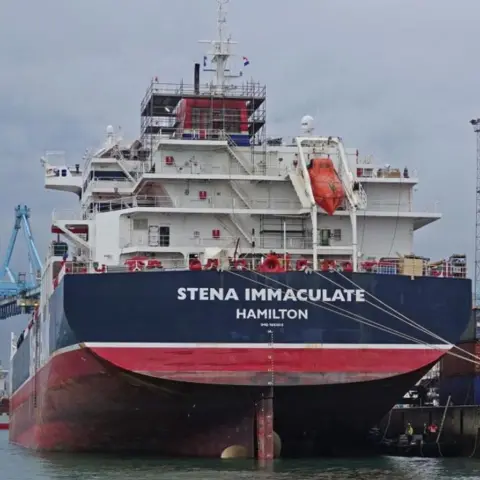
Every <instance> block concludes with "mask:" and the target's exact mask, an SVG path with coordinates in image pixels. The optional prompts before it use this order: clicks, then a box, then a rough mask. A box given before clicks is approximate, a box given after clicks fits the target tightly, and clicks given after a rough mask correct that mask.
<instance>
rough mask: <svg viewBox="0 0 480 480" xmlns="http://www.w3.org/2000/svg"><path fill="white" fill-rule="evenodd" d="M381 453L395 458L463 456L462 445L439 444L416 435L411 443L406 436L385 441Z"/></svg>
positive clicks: (454, 443)
mask: <svg viewBox="0 0 480 480" xmlns="http://www.w3.org/2000/svg"><path fill="white" fill-rule="evenodd" d="M378 447H379V453H381V454H383V455H390V456H395V457H428V458H437V457H458V456H460V454H461V446H460V444H458V443H456V442H453V441H450V442H437V441H436V439H432V440H425V439H424V438H423V435H414V436H413V439H412V441H411V442H409V441H408V439H407V436H406V435H400V437H398V438H397V439H383V440H382V441H381V442H380V443H379V444H378Z"/></svg>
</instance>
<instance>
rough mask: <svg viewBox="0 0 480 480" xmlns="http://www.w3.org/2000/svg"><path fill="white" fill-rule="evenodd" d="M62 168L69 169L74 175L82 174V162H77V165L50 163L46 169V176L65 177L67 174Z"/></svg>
mask: <svg viewBox="0 0 480 480" xmlns="http://www.w3.org/2000/svg"><path fill="white" fill-rule="evenodd" d="M49 165H50V164H49ZM62 170H68V171H69V172H70V173H71V174H72V176H74V177H79V176H81V175H82V170H81V169H80V164H77V165H50V166H49V167H48V168H47V169H46V170H45V176H46V177H48V178H55V177H59V178H65V177H66V175H65V174H64V172H62Z"/></svg>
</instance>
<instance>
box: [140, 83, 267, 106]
mask: <svg viewBox="0 0 480 480" xmlns="http://www.w3.org/2000/svg"><path fill="white" fill-rule="evenodd" d="M266 93H267V88H266V86H265V85H262V84H260V83H259V82H245V83H242V84H240V85H228V88H224V89H223V90H222V92H221V95H222V97H233V98H235V97H244V98H265V97H266ZM152 95H171V96H179V97H183V96H187V97H188V96H195V97H198V96H212V97H216V96H218V95H219V92H218V86H217V85H212V84H207V85H200V86H199V88H198V89H197V88H196V87H195V85H194V84H187V83H183V82H180V83H162V82H158V81H156V80H154V81H152V83H151V84H150V87H149V88H148V89H147V92H146V94H145V97H144V99H143V101H142V110H144V108H145V106H146V105H147V104H148V102H149V100H150V98H151V96H152Z"/></svg>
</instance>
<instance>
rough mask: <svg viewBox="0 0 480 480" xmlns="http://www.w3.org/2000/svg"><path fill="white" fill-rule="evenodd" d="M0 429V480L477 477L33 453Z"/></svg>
mask: <svg viewBox="0 0 480 480" xmlns="http://www.w3.org/2000/svg"><path fill="white" fill-rule="evenodd" d="M7 437H8V435H7V432H0V465H1V467H0V480H57V479H65V480H67V479H68V480H150V479H151V480H154V479H155V480H163V479H168V480H180V479H181V480H183V479H189V480H220V479H225V480H237V479H242V480H243V479H244V480H257V479H259V480H280V479H282V480H283V479H284V480H296V479H299V480H300V479H301V480H307V479H312V480H321V479H330V480H348V479H353V478H355V479H359V480H361V479H363V480H367V479H368V480H370V479H375V480H383V479H389V480H390V479H404V480H407V479H415V480H441V479H447V478H448V479H456V480H457V479H458V480H461V479H477V478H478V479H480V460H471V459H422V458H419V459H408V458H388V457H384V458H372V459H362V460H358V459H344V460H309V461H301V462H299V461H290V460H278V461H276V462H275V463H274V464H273V466H271V467H269V468H260V467H259V466H258V465H257V464H256V463H255V462H252V461H223V462H222V461H216V460H215V461H212V460H203V461H186V460H185V461H178V460H177V461H173V460H164V459H157V458H152V457H149V458H145V457H114V456H99V455H83V454H79V455H67V454H49V455H39V454H35V453H32V452H29V451H27V450H24V449H22V448H19V447H15V446H12V445H9V444H8V441H7Z"/></svg>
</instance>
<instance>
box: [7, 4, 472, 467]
mask: <svg viewBox="0 0 480 480" xmlns="http://www.w3.org/2000/svg"><path fill="white" fill-rule="evenodd" d="M218 11H219V13H218V22H217V23H218V38H217V40H215V41H212V42H207V43H208V44H209V45H210V47H211V50H210V51H209V53H208V54H207V55H206V56H205V57H204V58H203V62H199V63H196V64H195V65H194V69H193V84H188V83H184V82H183V81H182V82H180V83H178V84H171V83H170V84H168V83H161V82H160V81H159V80H158V78H157V77H154V78H153V79H152V81H151V84H150V86H149V88H148V89H147V92H146V95H145V97H144V99H143V101H142V102H141V135H140V136H139V138H138V139H136V140H134V141H126V140H125V139H123V138H121V136H120V135H119V133H118V132H115V130H114V129H113V127H111V126H109V127H107V131H106V138H105V140H104V144H103V145H102V146H101V147H100V148H99V149H97V150H95V151H91V152H88V155H87V156H86V159H85V162H84V163H83V164H81V163H77V164H74V165H69V164H68V162H66V161H65V160H64V158H63V156H62V154H60V153H59V152H47V153H46V154H45V156H44V157H42V161H41V163H42V166H43V169H44V174H45V187H46V188H47V189H51V190H57V191H63V192H71V193H73V194H75V195H77V196H78V197H79V200H80V202H79V203H80V205H79V209H78V211H76V212H71V211H62V210H56V211H54V212H53V216H52V222H51V232H52V234H53V235H54V237H53V240H52V243H51V247H50V250H49V252H48V255H47V259H46V263H45V267H44V271H43V274H42V288H41V297H40V302H39V305H38V307H37V308H36V310H35V312H34V314H33V316H32V318H31V319H30V321H29V324H28V326H27V327H26V328H25V330H24V331H23V332H22V333H21V334H20V336H19V337H18V339H17V341H16V351H15V353H14V355H13V358H12V395H11V400H10V415H11V425H10V440H11V442H13V443H16V444H19V445H23V446H25V447H29V448H33V449H39V450H62V451H72V452H78V451H96V452H104V451H130V452H132V451H138V452H156V453H157V454H161V455H167V456H189V457H220V456H229V455H240V456H247V457H258V458H260V459H271V458H272V457H273V456H274V455H280V454H281V455H282V456H296V455H322V454H329V453H332V452H334V453H336V452H339V453H341V452H340V450H339V447H340V446H341V447H344V448H346V446H347V445H350V446H352V447H354V446H358V445H359V444H361V442H363V439H364V436H365V434H366V433H367V432H368V430H369V429H370V427H371V426H372V425H374V424H375V423H376V422H377V421H379V420H380V419H381V418H382V416H383V415H384V414H385V413H386V412H388V411H389V409H390V408H391V407H392V406H393V405H394V404H395V403H397V401H398V400H399V399H400V398H401V397H402V396H403V394H404V393H405V392H406V391H407V390H408V389H409V388H410V387H412V386H413V385H414V384H415V383H416V382H417V381H418V380H419V379H420V378H421V377H422V376H423V375H424V374H425V373H426V372H427V371H428V370H429V369H430V368H431V367H432V365H434V364H435V363H436V362H438V360H439V359H440V358H441V357H442V356H443V355H445V354H446V352H448V351H449V349H450V348H451V347H452V344H454V343H456V342H457V341H459V340H460V339H461V337H462V334H463V332H464V331H465V329H466V328H467V326H468V324H469V321H470V314H471V304H472V294H471V291H472V286H471V281H470V280H469V279H467V278H466V261H465V257H464V256H462V255H452V256H450V257H449V258H447V259H444V260H442V261H438V262H431V261H430V260H429V259H428V258H424V257H418V256H415V255H413V254H412V252H413V237H414V233H415V232H416V231H417V230H419V229H420V228H423V227H425V226H427V225H428V224H430V223H432V222H434V221H436V220H438V219H440V217H441V215H440V214H439V213H437V212H434V211H431V212H429V213H428V212H424V211H417V210H415V208H414V207H413V201H412V193H413V187H414V186H415V185H416V184H417V183H418V178H417V177H416V175H415V172H413V171H412V170H409V169H408V168H405V169H403V168H401V169H396V168H392V167H391V166H389V165H378V164H376V163H375V161H374V160H373V159H372V157H365V158H363V157H362V156H361V155H360V154H359V152H358V150H357V149H355V148H347V147H346V146H345V145H344V142H343V140H342V139H341V138H340V137H336V136H329V135H328V134H326V135H320V136H319V135H317V134H316V133H315V131H314V126H315V122H314V119H313V118H312V117H310V116H308V115H306V116H305V117H304V118H303V119H302V121H301V122H300V123H301V124H300V125H299V133H298V135H297V136H296V137H294V138H293V140H292V139H291V137H290V138H288V139H286V138H280V137H267V135H266V98H267V97H266V87H265V86H264V85H261V84H259V83H256V82H254V81H246V80H245V79H246V75H245V74H244V72H246V71H247V69H249V68H251V65H250V62H249V60H248V59H247V57H236V56H234V55H233V45H234V42H232V41H231V40H230V37H229V36H228V35H227V32H226V28H227V23H226V13H225V1H224V0H223V1H220V2H219V8H218ZM202 64H203V68H202ZM237 67H238V68H237ZM202 70H203V73H204V74H207V75H211V78H210V79H209V80H208V81H207V82H205V81H203V82H202V81H201V80H200V76H201V73H202ZM296 94H298V93H296ZM286 96H288V98H291V96H292V92H291V91H287V92H286Z"/></svg>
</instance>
